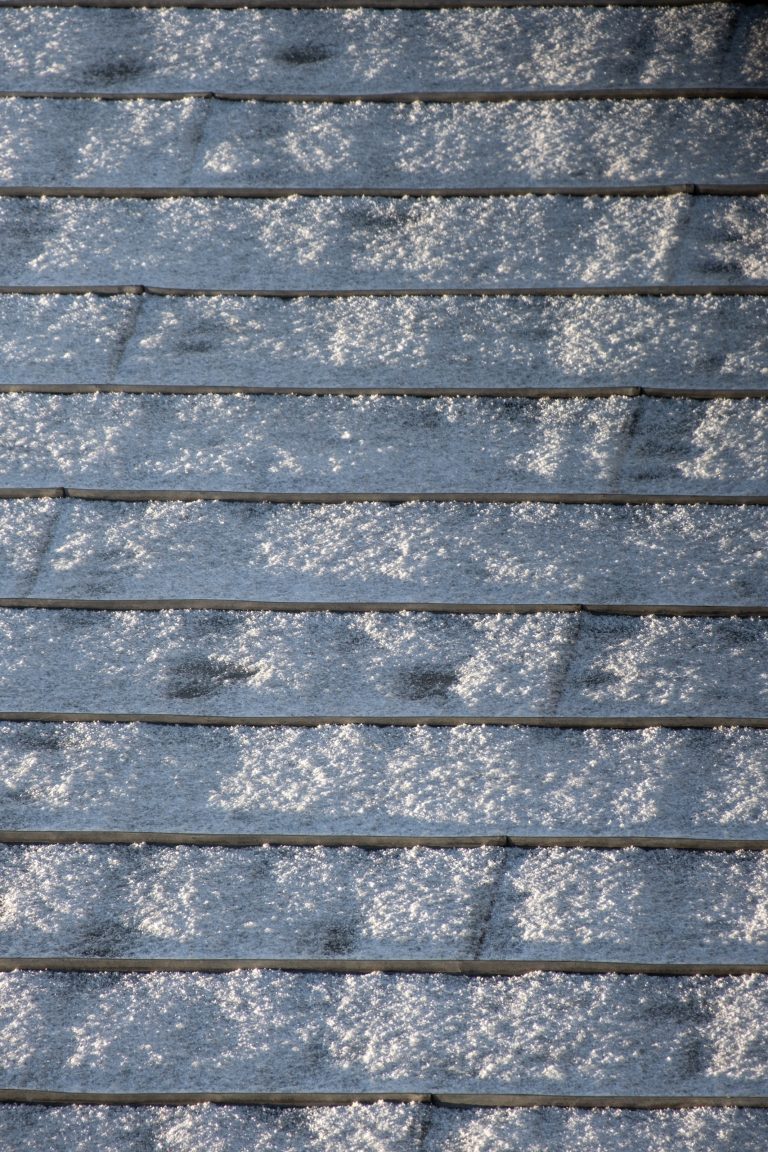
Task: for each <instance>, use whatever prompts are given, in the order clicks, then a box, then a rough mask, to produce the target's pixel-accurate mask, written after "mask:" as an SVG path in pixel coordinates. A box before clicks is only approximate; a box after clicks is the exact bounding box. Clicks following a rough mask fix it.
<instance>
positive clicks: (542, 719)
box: [0, 708, 768, 731]
mask: <svg viewBox="0 0 768 1152" xmlns="http://www.w3.org/2000/svg"><path fill="white" fill-rule="evenodd" d="M5 721H8V722H12V721H13V722H22V721H23V722H27V721H40V722H48V723H62V724H74V723H102V724H134V723H135V724H160V725H166V724H173V725H180V726H182V727H186V726H198V725H200V726H206V727H214V728H232V727H250V728H278V727H279V728H320V727H322V726H324V725H345V726H352V725H360V726H365V727H371V728H417V727H420V726H424V727H432V728H458V727H462V726H468V727H499V728H510V727H522V728H576V729H609V730H616V731H639V730H643V729H646V728H665V729H666V728H670V729H673V728H697V729H710V728H755V729H764V728H768V714H766V715H765V716H730V715H729V716H710V715H704V714H699V715H691V716H676V715H648V714H645V715H641V714H638V715H632V716H619V715H612V716H607V715H594V716H590V715H574V716H550V715H541V714H530V713H529V714H527V715H519V716H515V715H509V714H492V715H477V714H473V713H467V714H466V715H457V714H450V713H446V714H443V715H439V714H421V715H417V714H415V713H411V714H405V715H394V714H393V715H349V714H344V713H328V714H325V713H323V714H320V713H317V714H311V715H298V714H295V715H278V716H270V715H246V714H242V715H234V716H231V715H224V714H221V715H218V714H215V715H212V714H198V713H191V712H95V711H94V712H91V711H78V712H75V711H66V712H65V711H61V710H58V709H51V710H43V709H17V708H13V709H2V710H1V711H0V722H5Z"/></svg>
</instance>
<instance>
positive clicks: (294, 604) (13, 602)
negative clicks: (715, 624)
mask: <svg viewBox="0 0 768 1152" xmlns="http://www.w3.org/2000/svg"><path fill="white" fill-rule="evenodd" d="M0 608H8V609H13V610H18V611H52V612H56V611H76V612H171V611H198V612H292V613H311V612H317V613H321V612H337V613H349V614H360V613H400V612H431V613H435V614H440V615H455V616H473V615H474V616H499V615H502V616H504V615H506V616H515V615H532V614H537V613H553V614H556V615H557V614H561V615H562V614H568V615H575V616H577V618H578V619H579V620H580V619H581V617H582V616H669V617H681V618H686V619H703V618H718V619H729V618H741V619H750V618H751V619H760V618H766V617H768V605H765V604H652V603H649V604H622V603H608V604H578V603H556V602H539V603H523V602H518V603H509V602H499V603H494V602H492V601H491V602H486V603H482V604H477V603H466V602H461V601H456V602H455V603H452V602H450V601H430V600H398V601H394V600H393V601H387V600H358V601H354V600H352V601H350V600H345V601H340V600H310V601H296V600H240V599H235V598H230V599H226V598H219V599H213V598H205V597H175V598H168V599H162V598H160V597H158V598H155V599H138V598H136V597H123V598H118V597H115V598H107V597H105V598H104V599H101V600H92V599H90V600H89V599H86V598H82V599H80V598H78V597H74V596H0ZM577 634H578V633H577ZM571 658H572V657H571ZM564 664H565V666H564V668H563V670H562V673H561V676H562V682H561V683H560V687H559V689H558V690H557V691H556V693H555V699H556V700H559V699H560V695H561V694H562V691H563V685H564V683H565V679H566V678H567V674H568V668H569V666H570V660H567V661H565V662H564ZM553 710H556V705H555V706H554V707H553Z"/></svg>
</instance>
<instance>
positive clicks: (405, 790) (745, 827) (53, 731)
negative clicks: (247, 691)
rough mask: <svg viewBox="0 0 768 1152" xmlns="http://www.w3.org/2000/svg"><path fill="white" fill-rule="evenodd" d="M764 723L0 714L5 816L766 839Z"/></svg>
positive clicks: (238, 828)
mask: <svg viewBox="0 0 768 1152" xmlns="http://www.w3.org/2000/svg"><path fill="white" fill-rule="evenodd" d="M767 753H768V733H766V732H764V731H750V730H739V729H715V730H713V731H706V730H705V731H697V730H696V729H686V730H681V731H676V732H670V731H664V730H663V729H658V728H656V729H648V730H647V731H643V732H608V731H595V730H592V731H589V730H587V731H578V730H573V729H560V730H548V729H534V728H497V727H485V728H484V727H477V728H472V727H458V728H455V729H440V728H423V727H422V728H375V727H333V726H330V725H328V726H323V727H320V728H310V729H303V728H289V727H283V728H274V729H258V728H255V729H254V728H204V727H203V728H180V727H174V726H168V727H166V726H161V727H154V726H152V725H147V724H37V723H34V724H4V725H0V768H1V769H2V772H1V773H0V775H2V779H3V781H4V784H5V786H4V791H3V794H2V797H1V798H0V812H1V813H2V815H1V817H0V826H3V827H6V828H42V829H45V828H61V829H67V828H73V829H78V828H85V829H128V830H131V829H134V830H144V831H153V830H156V831H181V832H183V831H188V832H211V833H214V834H215V833H217V832H224V833H239V832H242V833H259V832H260V833H270V832H272V833H315V834H322V833H331V834H332V833H347V834H357V835H366V834H375V835H406V836H407V835H417V836H418V835H441V834H442V835H445V834H452V833H458V834H460V833H464V834H467V833H472V834H480V835H483V834H485V835H488V834H491V835H493V834H498V833H507V834H510V835H512V834H515V833H518V834H528V835H558V834H560V835H632V834H635V835H647V836H653V835H657V836H658V835H667V836H701V837H707V836H709V837H715V838H718V837H719V838H729V837H730V838H737V837H745V838H749V837H750V836H751V837H758V838H759V837H768V799H767V798H766V795H765V787H764V776H765V759H766V754H767Z"/></svg>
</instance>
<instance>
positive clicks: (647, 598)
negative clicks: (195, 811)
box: [0, 500, 768, 605]
mask: <svg viewBox="0 0 768 1152" xmlns="http://www.w3.org/2000/svg"><path fill="white" fill-rule="evenodd" d="M46 503H50V504H52V505H53V506H54V508H53V509H51V511H50V512H49V517H50V518H51V520H52V518H53V516H54V515H55V511H54V509H55V508H56V507H57V506H56V504H55V502H54V501H50V502H46ZM28 506H29V505H28V502H27V501H14V502H13V503H12V504H10V505H8V504H6V505H5V507H0V512H4V511H6V509H7V510H8V512H15V515H8V514H7V512H6V525H7V527H6V533H7V535H6V539H7V541H8V545H9V549H10V551H11V553H12V556H13V558H14V560H16V558H17V557H18V561H17V563H16V564H15V565H14V567H15V568H21V567H22V564H23V562H24V560H25V558H26V557H27V556H28V553H29V551H30V540H29V538H28V523H29V519H30V517H29V514H28V512H27V508H28ZM58 507H59V508H60V512H59V517H58V521H57V523H56V528H55V531H54V532H53V534H52V537H51V539H50V544H49V547H48V549H47V551H45V553H44V554H43V555H42V556H40V559H39V563H38V565H37V579H36V580H32V581H30V583H29V584H28V585H27V588H28V590H29V594H30V595H35V596H50V597H57V596H58V597H73V598H81V599H87V598H89V597H93V598H98V597H102V598H109V597H114V598H126V599H130V598H132V597H144V598H152V597H157V598H160V599H162V598H171V599H173V598H180V599H183V598H190V599H194V598H202V599H204V598H212V599H216V598H219V599H223V600H226V599H227V598H231V599H235V600H249V599H250V600H266V601H277V602H281V603H286V604H291V603H297V602H299V603H300V602H302V601H305V602H316V603H320V604H333V603H335V602H339V601H341V602H345V603H353V604H359V603H365V602H368V603H370V602H379V601H381V602H387V601H389V602H397V601H401V602H402V601H406V602H407V601H410V602H412V603H414V602H415V603H422V602H423V603H432V604H435V603H437V604H440V603H446V604H464V603H467V604H477V603H480V604H485V603H489V604H503V603H522V604H525V603H529V604H530V603H534V604H535V603H546V602H549V603H554V604H558V603H560V604H563V603H570V602H574V601H575V602H577V603H581V602H585V601H586V602H591V603H598V604H617V605H620V604H694V605H695V604H708V605H712V604H757V605H761V604H766V603H768V573H766V570H765V563H764V559H763V556H762V551H761V546H762V544H763V541H764V539H765V535H766V532H768V509H764V508H757V509H755V508H718V507H707V506H703V507H698V508H697V507H693V508H687V507H660V506H651V507H632V506H627V505H622V504H618V505H606V506H604V507H601V506H594V505H583V504H582V505H578V504H573V505H567V504H515V505H499V504H450V503H445V504H443V503H410V504H403V505H396V506H394V507H391V506H388V505H387V504H347V505H343V504H342V505H337V506H334V505H331V506H327V507H323V506H315V507H312V506H306V505H304V506H302V505H289V504H247V503H246V504H238V503H216V502H210V501H206V502H202V503H192V504H187V503H168V504H166V503H150V504H141V503H115V502H111V501H110V502H105V503H101V502H99V503H90V502H87V501H70V500H67V501H66V502H64V503H62V504H60V505H58ZM42 519H43V518H42V516H38V520H42ZM46 542H47V541H46ZM18 586H19V578H18V576H17V574H16V572H13V571H12V574H11V578H10V580H9V581H8V582H6V581H5V580H3V581H1V582H0V593H4V594H6V595H13V594H14V591H15V590H16V589H17V588H18ZM6 589H8V591H6ZM25 590H26V589H25Z"/></svg>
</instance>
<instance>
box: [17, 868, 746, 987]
mask: <svg viewBox="0 0 768 1152" xmlns="http://www.w3.org/2000/svg"><path fill="white" fill-rule="evenodd" d="M0 885H1V886H2V890H3V908H2V911H0V954H2V955H5V956H62V955H65V956H66V955H69V956H106V957H114V956H149V957H217V956H218V957H232V958H240V959H241V958H248V957H269V956H271V957H281V958H284V959H286V958H291V957H309V958H318V957H327V958H329V959H333V958H335V957H360V958H373V959H386V958H394V959H399V960H403V959H424V958H437V959H456V960H459V959H473V958H478V957H480V958H483V959H491V960H493V959H515V960H518V959H522V960H602V961H607V962H615V961H634V962H638V963H664V962H675V963H680V964H684V963H719V964H727V963H760V962H764V957H765V950H766V945H767V944H768V917H766V914H765V905H766V889H768V860H767V859H766V854H765V853H762V852H738V853H733V854H732V853H706V854H704V853H701V852H680V851H673V850H666V851H644V850H640V849H625V850H623V851H595V850H587V849H549V850H548V849H507V850H504V849H501V848H496V849H493V848H473V849H465V850H459V851H449V850H445V849H429V848H416V849H410V850H377V851H364V850H361V849H358V848H279V847H269V848H250V849H243V848H235V849H232V848H158V847H148V846H146V845H144V846H140V845H135V846H134V845H131V846H127V847H91V846H81V845H71V846H64V847H58V846H55V847H54V846H45V847H32V848H28V847H9V846H5V847H0Z"/></svg>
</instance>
